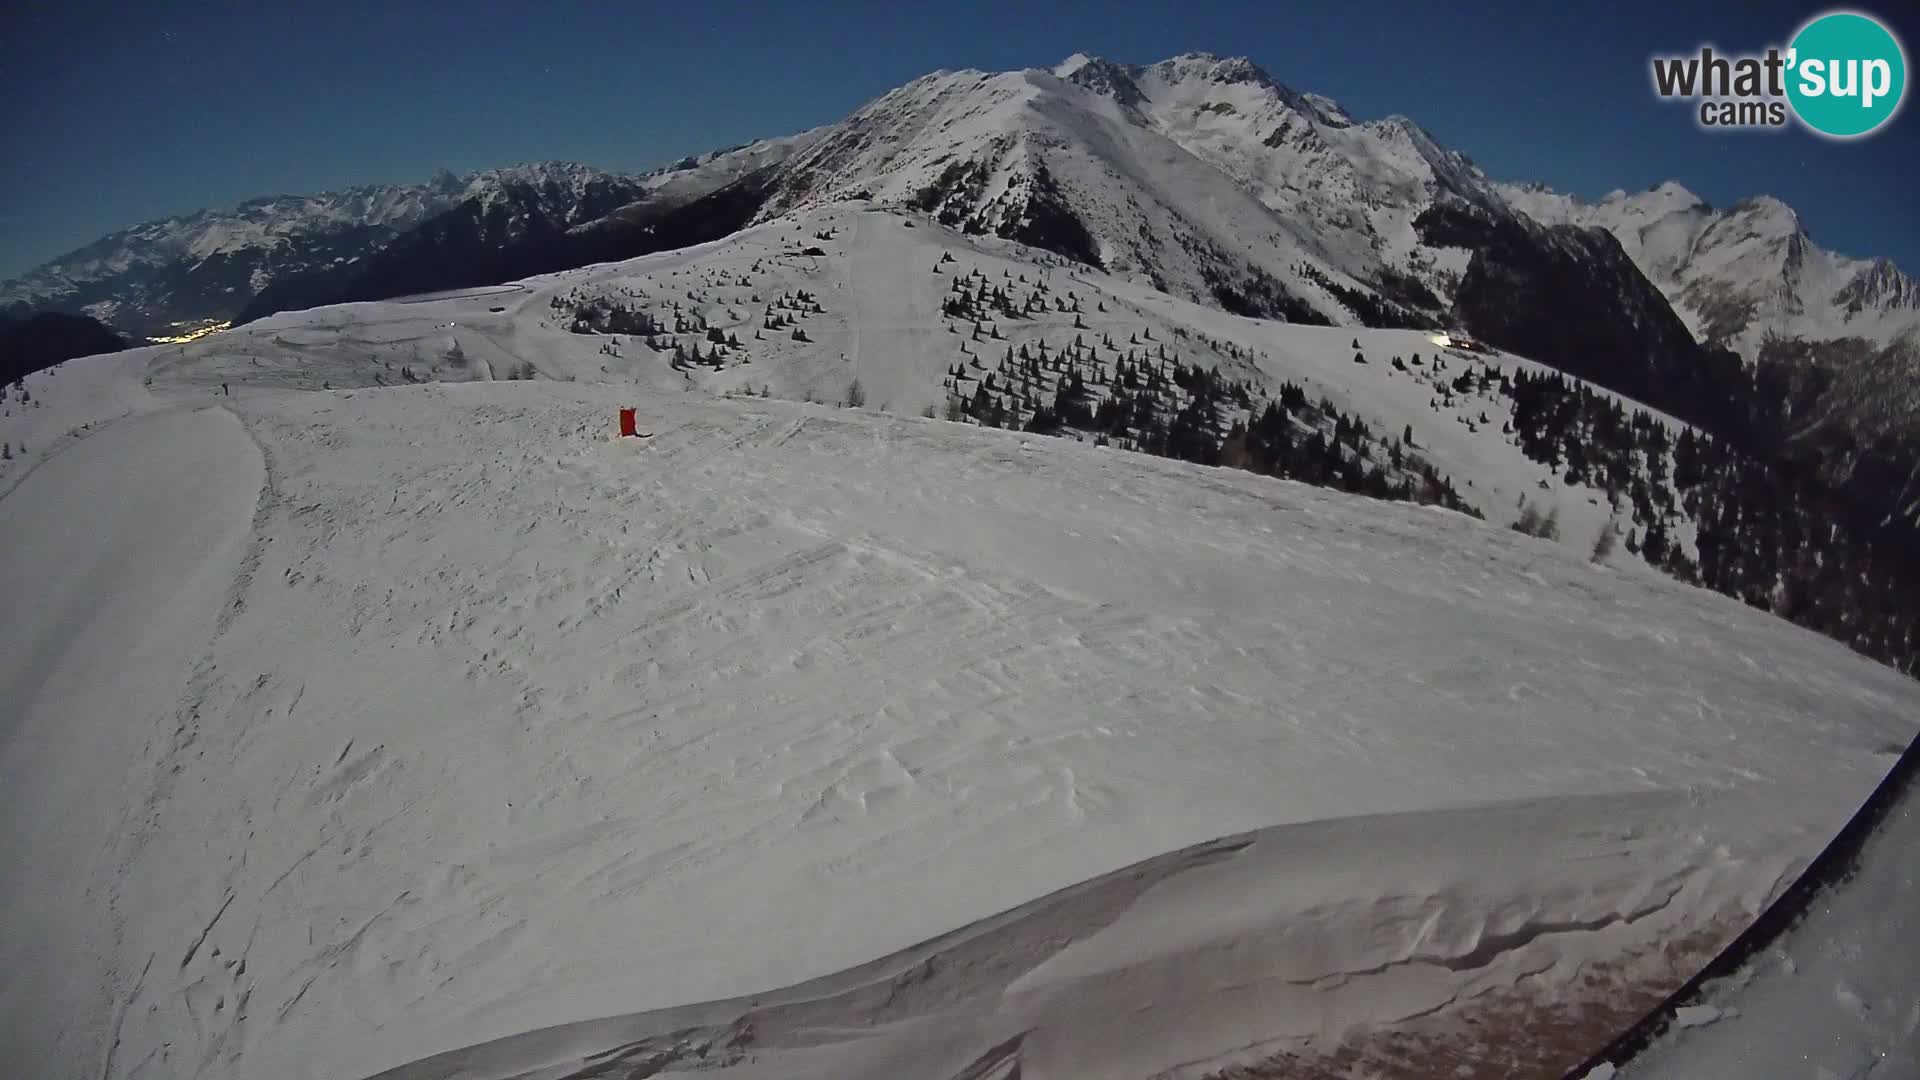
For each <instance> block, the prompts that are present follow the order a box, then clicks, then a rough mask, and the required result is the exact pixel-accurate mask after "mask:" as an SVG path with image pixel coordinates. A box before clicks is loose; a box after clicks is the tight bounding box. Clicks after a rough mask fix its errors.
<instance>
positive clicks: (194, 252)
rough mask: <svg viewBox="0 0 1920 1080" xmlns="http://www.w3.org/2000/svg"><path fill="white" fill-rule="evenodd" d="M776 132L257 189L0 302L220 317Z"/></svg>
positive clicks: (183, 321) (665, 178)
mask: <svg viewBox="0 0 1920 1080" xmlns="http://www.w3.org/2000/svg"><path fill="white" fill-rule="evenodd" d="M789 141H790V140H770V141H769V142H768V143H765V144H761V143H754V144H749V145H748V146H746V147H740V148H736V149H735V150H734V151H717V152H715V153H713V154H708V155H702V157H701V158H699V159H695V160H689V161H682V162H676V163H674V164H672V165H669V166H667V167H664V168H661V169H658V170H654V171H651V172H647V173H642V174H637V175H635V174H625V173H616V172H610V171H607V170H604V169H599V168H595V167H593V166H591V165H584V164H581V163H578V162H564V161H543V162H529V163H524V164H518V165H511V166H505V167H501V168H493V169H485V170H481V171H479V172H474V173H470V174H468V175H465V176H457V175H455V174H453V173H451V172H447V171H442V172H440V173H437V174H435V175H434V176H433V177H431V178H430V179H428V180H426V181H425V182H423V183H418V184H389V185H378V186H367V187H354V188H347V189H345V190H341V191H331V192H321V193H318V194H313V195H274V196H264V197H261V198H256V199H250V200H248V201H246V202H243V203H240V204H239V205H237V206H233V207H230V208H226V209H209V210H201V211H198V212H196V213H192V214H183V215H179V216H176V217H170V218H164V219H161V220H158V221H150V222H145V223H142V224H140V225H135V226H133V227H131V228H128V229H124V230H121V231H120V232H117V233H114V234H112V235H109V236H106V237H103V238H101V239H100V240H97V241H95V242H94V243H92V244H89V245H87V246H86V247H84V248H81V249H79V250H77V251H74V252H72V253H70V254H68V255H65V256H62V257H60V258H58V259H55V260H54V261H52V262H49V263H47V264H45V265H44V266H41V267H39V268H37V269H35V270H33V271H32V272H31V273H28V274H25V275H23V276H21V277H18V278H15V279H13V280H11V281H8V282H5V283H4V284H0V310H11V311H14V312H16V313H20V314H25V313H28V312H32V311H38V310H57V311H67V312H72V313H77V314H79V313H84V314H88V315H92V316H94V317H96V318H98V319H100V320H102V321H103V322H106V323H109V324H111V325H113V326H115V327H118V328H120V329H122V330H125V331H128V332H131V333H134V334H137V335H140V336H146V337H159V336H163V335H171V334H174V333H176V332H178V331H179V330H183V329H192V328H197V327H198V326H200V325H203V324H206V323H209V322H219V321H224V320H228V319H232V318H233V317H235V316H236V315H238V314H239V313H240V312H241V311H242V310H244V309H245V307H246V306H247V304H248V303H249V302H250V301H252V300H253V299H254V298H255V297H256V296H258V295H259V294H260V293H261V292H262V291H263V290H265V289H267V288H268V287H270V286H272V285H274V284H275V283H277V282H284V281H287V280H289V279H292V278H297V277H299V276H302V275H308V274H315V273H323V272H327V271H333V270H338V269H340V268H342V267H346V266H349V265H352V264H354V263H356V262H358V261H359V260H362V259H364V258H366V257H367V256H368V255H370V254H373V253H375V252H377V251H380V250H381V249H383V248H384V247H386V246H387V245H389V244H391V243H392V242H393V241H395V240H396V239H398V238H399V237H401V236H402V235H404V234H406V233H408V232H409V231H411V230H413V229H416V228H418V227H420V226H422V225H424V224H426V223H428V222H430V221H432V220H434V219H435V218H437V217H439V216H440V215H443V214H445V213H447V212H448V211H451V210H453V209H454V208H455V207H458V206H461V205H463V204H468V203H471V204H473V205H474V206H475V207H476V208H477V209H479V210H480V211H482V212H485V211H489V210H492V209H494V208H496V207H504V208H506V209H505V211H504V212H505V214H506V215H507V216H508V217H509V218H515V219H522V220H524V219H526V218H528V217H530V216H537V217H540V218H543V219H550V220H553V221H556V222H559V223H562V224H566V225H573V224H582V223H584V221H585V220H586V218H587V217H593V216H598V215H600V214H604V213H606V212H608V211H609V210H610V209H612V208H615V207H618V206H621V205H624V204H626V203H629V202H632V201H634V200H638V199H643V198H647V197H648V196H650V195H652V194H654V193H665V194H666V195H668V196H677V197H685V196H686V194H688V193H692V194H697V193H700V192H703V191H705V190H708V189H710V188H711V187H713V186H717V184H719V183H724V182H727V181H729V180H731V179H733V178H735V176H736V175H737V174H738V172H739V171H740V166H739V165H737V164H735V162H736V161H745V162H748V163H760V162H763V161H764V160H766V159H767V158H768V157H769V150H768V147H774V148H776V150H777V148H778V147H779V146H782V145H785V144H786V143H787V142H789ZM583 215H584V216H583Z"/></svg>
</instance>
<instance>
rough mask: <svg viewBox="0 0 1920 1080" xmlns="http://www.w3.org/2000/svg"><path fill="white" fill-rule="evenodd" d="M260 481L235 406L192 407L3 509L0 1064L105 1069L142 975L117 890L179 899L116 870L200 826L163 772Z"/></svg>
mask: <svg viewBox="0 0 1920 1080" xmlns="http://www.w3.org/2000/svg"><path fill="white" fill-rule="evenodd" d="M263 479H264V473H263V470H262V468H261V459H260V453H259V451H258V450H256V449H255V448H254V445H253V443H252V442H251V441H249V440H248V438H247V433H246V429H245V428H243V427H242V426H241V425H240V422H239V421H238V420H236V419H235V418H234V416H233V414H231V413H228V412H225V411H223V410H219V409H206V410H201V411H179V412H168V413H160V414H156V415H151V416H143V417H137V418H134V419H130V420H126V421H122V422H120V423H118V424H114V425H111V426H109V427H106V428H104V429H101V430H98V431H97V432H95V433H93V434H92V435H90V436H89V437H87V438H83V439H79V440H78V441H76V442H74V443H73V444H72V445H71V446H69V447H68V448H67V449H66V451H65V452H64V453H61V454H59V455H57V456H54V457H52V458H50V459H48V460H47V461H46V462H45V463H44V464H43V465H42V466H41V467H40V468H39V469H37V470H35V471H34V473H33V474H32V475H31V476H28V477H26V478H25V479H24V480H23V481H21V483H20V484H19V486H18V488H17V489H16V490H14V491H12V492H11V493H9V494H7V495H6V497H5V500H4V501H3V502H0V598H4V600H3V601H0V820H4V821H5V823H6V826H5V828H0V867H4V868H5V870H4V878H3V879H0V881H3V884H0V927H4V928H5V932H4V935H3V936H0V1017H3V1018H4V1020H3V1021H0V1051H4V1052H0V1061H7V1062H10V1063H11V1064H10V1066H9V1070H8V1071H10V1072H11V1073H12V1074H13V1075H18V1076H53V1075H65V1074H66V1073H67V1072H69V1071H71V1072H73V1073H75V1074H76V1075H77V1074H78V1073H79V1072H82V1071H85V1072H88V1073H90V1074H91V1075H96V1076H97V1075H99V1074H100V1066H99V1064H98V1063H94V1062H92V1061H91V1059H92V1058H93V1057H94V1056H95V1055H96V1054H98V1053H99V1052H100V1051H102V1050H104V1049H105V1047H106V1046H107V1045H108V1044H109V1042H110V1036H106V1035H104V1034H103V1033H105V1032H106V1031H107V1030H108V1026H109V1024H110V1016H109V1013H110V1011H111V1008H112V1006H113V1002H114V999H115V997H116V996H117V993H116V987H118V988H120V989H124V987H125V986H126V985H127V984H130V983H132V982H133V981H134V980H135V977H136V975H138V974H139V970H140V968H141V960H140V959H139V958H137V957H135V956H134V954H135V953H136V952H138V951H139V949H140V947H141V945H142V942H141V941H140V940H139V939H137V938H135V939H128V938H126V937H125V936H124V935H123V933H122V931H123V929H124V924H125V921H126V919H127V917H128V915H129V912H127V911H126V910H125V908H123V907H121V906H120V903H119V901H122V900H124V901H127V902H131V903H135V904H138V903H146V902H154V901H159V902H163V903H164V902H168V901H167V900H166V898H164V897H152V896H137V895H127V894H126V893H124V892H121V891H120V890H119V889H118V888H117V882H116V877H117V875H118V874H119V873H121V872H123V871H124V870H125V869H126V868H127V867H128V865H129V863H130V861H131V860H133V859H135V858H137V856H138V852H139V850H140V846H141V844H142V843H143V842H144V840H145V839H146V838H147V837H148V836H149V835H150V830H151V829H152V827H153V826H154V825H156V824H162V825H167V826H181V827H184V831H185V832H186V833H188V834H191V833H192V832H193V825H192V824H189V823H187V822H184V821H181V820H179V819H177V818H174V817H173V816H172V815H171V814H170V813H168V805H167V804H166V803H165V801H164V800H163V799H161V798H160V793H159V791H158V789H154V788H153V787H152V785H153V783H154V782H155V780H156V779H157V777H155V776H153V775H151V773H152V771H153V769H154V768H155V759H157V758H158V757H159V755H160V753H161V751H162V749H163V748H165V747H168V746H172V747H174V748H175V749H176V750H186V748H187V747H186V744H187V743H190V742H191V740H190V739H187V740H185V741H184V742H183V740H182V737H181V735H182V733H176V732H174V731H173V729H172V727H171V725H170V721H171V720H172V719H173V717H172V713H173V708H172V707H173V705H174V703H175V702H178V701H179V700H180V697H181V693H182V691H183V690H185V689H186V686H185V685H184V683H185V680H184V678H183V675H184V673H185V672H187V671H188V670H190V669H191V668H192V666H193V664H194V663H195V662H196V661H197V660H198V659H199V658H200V657H201V656H202V655H203V653H204V652H205V649H206V646H207V641H208V639H209V637H210V636H212V635H213V633H214V632H215V629H216V624H217V623H219V622H222V621H224V620H223V616H226V615H228V614H230V612H228V611H227V610H226V607H227V598H228V597H229V595H233V596H239V595H240V594H241V590H239V589H238V588H237V587H236V585H235V580H234V577H235V573H236V571H237V570H238V569H239V568H240V565H241V561H242V557H243V554H244V553H245V551H246V548H247V533H248V529H249V526H250V524H251V520H252V516H253V510H254V504H255V500H256V498H257V497H258V495H259V493H260V485H261V482H262V480H263ZM150 790H153V791H154V793H155V794H154V799H153V801H149V799H148V798H147V794H148V792H149V791H150ZM177 839H179V840H181V841H183V842H186V843H187V844H189V845H190V846H196V847H197V846H198V844H197V840H198V838H197V837H194V836H192V835H186V836H181V837H178V838H177ZM133 914H135V915H138V914H139V913H137V912H136V913H133ZM83 1061H84V1062H87V1063H88V1064H86V1065H85V1066H83V1067H82V1066H79V1063H80V1062H83ZM15 1070H17V1071H15Z"/></svg>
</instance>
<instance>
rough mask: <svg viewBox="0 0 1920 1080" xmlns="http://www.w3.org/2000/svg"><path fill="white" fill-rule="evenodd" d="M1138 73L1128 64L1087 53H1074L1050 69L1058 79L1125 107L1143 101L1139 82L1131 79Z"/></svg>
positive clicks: (1143, 97)
mask: <svg viewBox="0 0 1920 1080" xmlns="http://www.w3.org/2000/svg"><path fill="white" fill-rule="evenodd" d="M1138 72H1139V69H1138V68H1135V67H1132V66H1130V65H1127V64H1118V63H1115V62H1113V61H1112V60H1108V59H1105V58H1103V57H1098V56H1092V55H1089V54H1087V53H1074V54H1073V55H1072V56H1069V57H1067V58H1066V59H1065V60H1063V61H1061V62H1060V63H1059V64H1056V65H1055V66H1054V68H1053V73H1054V75H1056V76H1058V77H1059V78H1062V79H1065V80H1066V81H1068V82H1070V83H1072V84H1074V85H1075V86H1078V87H1080V88H1082V89H1084V90H1090V91H1092V92H1094V93H1096V94H1101V95H1104V96H1106V97H1110V98H1113V99H1114V100H1115V101H1117V102H1119V103H1120V104H1122V105H1128V106H1132V105H1138V104H1139V103H1140V102H1141V101H1143V100H1145V95H1144V94H1142V93H1141V92H1140V86H1139V84H1138V83H1136V82H1135V81H1134V77H1135V75H1137V74H1138Z"/></svg>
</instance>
